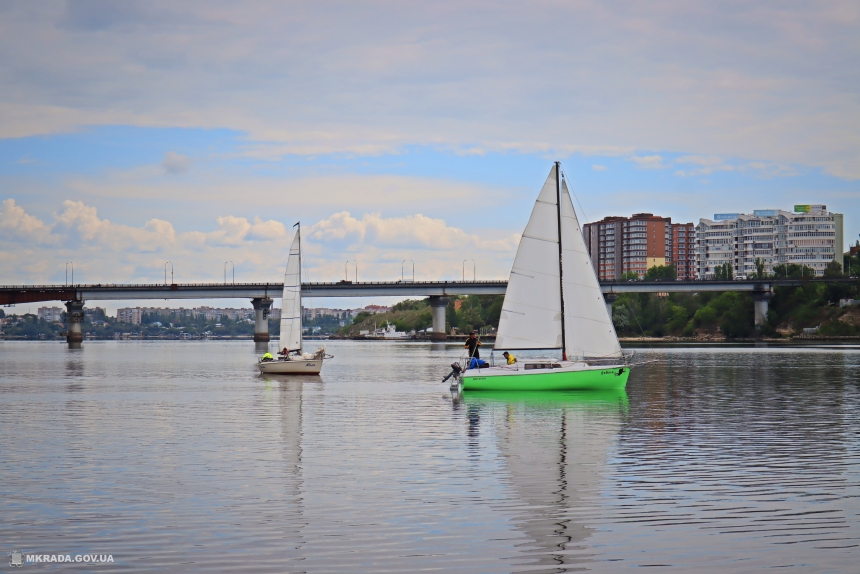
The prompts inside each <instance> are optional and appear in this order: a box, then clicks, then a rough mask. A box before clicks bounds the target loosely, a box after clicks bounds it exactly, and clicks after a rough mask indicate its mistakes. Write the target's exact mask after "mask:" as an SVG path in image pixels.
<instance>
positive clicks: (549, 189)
mask: <svg viewBox="0 0 860 574" xmlns="http://www.w3.org/2000/svg"><path fill="white" fill-rule="evenodd" d="M555 182H556V179H555V169H554V168H553V170H552V171H551V172H550V174H549V177H548V178H547V179H546V183H544V184H543V189H541V192H540V195H539V196H538V198H537V201H536V202H535V206H534V209H532V215H531V217H530V218H529V222H528V225H526V229H525V231H523V236H522V239H520V245H519V247H518V248H517V255H516V257H515V258H514V265H513V267H512V268H511V276H510V278H509V279H508V288H507V290H506V291H505V300H504V303H502V314H501V318H500V319H499V332H498V334H497V336H496V345H495V346H496V348H497V349H559V348H561V298H560V297H559V289H560V282H559V277H558V273H559V266H558V211H557V203H556V197H557V192H556V184H555Z"/></svg>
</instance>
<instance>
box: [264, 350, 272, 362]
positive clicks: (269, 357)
mask: <svg viewBox="0 0 860 574" xmlns="http://www.w3.org/2000/svg"><path fill="white" fill-rule="evenodd" d="M261 360H262V361H263V362H264V363H268V362H269V361H274V360H275V357H273V356H272V353H270V352H269V351H266V353H265V354H264V355H263V358H262V359H261Z"/></svg>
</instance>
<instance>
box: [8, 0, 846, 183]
mask: <svg viewBox="0 0 860 574" xmlns="http://www.w3.org/2000/svg"><path fill="white" fill-rule="evenodd" d="M3 10H4V11H3V18H2V19H0V79H2V82H3V85H4V93H3V98H2V101H0V137H6V138H9V137H19V136H24V135H32V134H43V133H56V132H60V131H68V130H73V129H77V128H79V127H80V126H88V125H137V126H158V127H165V126H169V127H203V128H222V127H228V128H233V129H237V130H241V131H244V132H247V133H248V134H249V136H250V139H251V140H252V141H251V143H249V152H248V153H256V154H265V153H269V154H272V155H273V156H274V157H278V156H279V155H280V154H283V153H301V154H316V153H324V152H348V153H355V154H378V153H382V152H390V151H398V150H403V149H404V148H405V146H409V145H412V144H418V145H434V146H439V147H442V148H445V149H454V150H462V151H463V153H485V152H486V151H492V150H514V151H525V152H534V151H540V150H544V151H546V152H547V153H553V152H556V153H558V152H559V150H570V149H574V150H603V151H602V152H601V153H616V154H618V155H622V154H623V155H629V154H631V153H634V152H633V151H631V150H642V149H647V150H682V151H685V152H686V153H691V154H695V155H702V156H710V155H720V156H727V157H728V156H731V157H737V158H740V161H751V160H753V159H758V158H762V159H763V160H764V161H767V162H773V163H779V164H783V165H793V164H801V165H812V166H822V167H823V168H824V169H826V170H827V171H828V172H830V173H832V174H835V175H838V176H841V177H846V178H860V139H858V138H860V136H858V134H860V114H858V112H857V110H858V107H857V100H856V94H857V93H858V91H860V85H858V78H857V76H856V74H853V75H852V74H850V73H846V70H853V69H854V67H855V66H854V63H855V62H856V60H857V57H858V54H860V34H858V25H860V8H858V5H857V3H856V1H854V0H834V1H833V2H827V3H795V4H790V5H787V4H785V3H784V2H779V1H778V0H764V1H763V2H758V3H756V4H754V5H749V6H743V7H740V8H739V7H738V5H737V4H736V3H730V2H719V1H718V2H707V3H688V2H687V3H685V2H673V1H668V2H658V3H656V4H655V3H653V2H645V1H632V2H626V3H623V4H614V3H606V2H599V1H597V0H585V1H583V2H577V3H573V4H559V3H557V2H552V1H549V0H547V1H546V2H543V1H540V0H538V1H536V2H531V3H523V4H518V5H511V6H508V7H507V8H506V9H505V10H497V9H495V7H494V6H493V5H491V4H488V3H486V2H478V1H467V2H452V1H442V2H437V3H434V4H432V5H423V4H410V3H401V4H396V3H395V4H391V3H389V2H375V1H372V0H371V1H370V2H362V3H352V4H350V3H341V4H337V5H332V4H330V3H306V4H302V5H295V4H284V3H280V2H265V1H261V2H256V3H254V4H253V6H245V5H241V6H240V5H237V4H234V3H219V2H210V3H206V4H193V3H192V4H175V3H173V4H171V3H124V4H123V5H122V6H117V5H115V3H112V2H106V3H105V2H68V3H65V4H62V3H59V2H54V3H50V2H47V3H17V4H15V3H13V4H10V5H8V6H6V7H5V8H4V9H3ZM332 13H337V17H334V18H333V17H332ZM477 21H480V22H481V26H475V25H474V23H475V22H477ZM153 38H157V39H158V41H153ZM254 142H258V143H254ZM607 150H615V151H614V152H610V151H607ZM583 153H587V152H585V151H584V152H583ZM168 165H170V166H174V164H172V163H171V162H166V164H165V166H164V168H165V169H168ZM175 168H178V169H180V170H181V169H183V166H182V165H178V166H175V167H170V169H175ZM168 171H169V170H168Z"/></svg>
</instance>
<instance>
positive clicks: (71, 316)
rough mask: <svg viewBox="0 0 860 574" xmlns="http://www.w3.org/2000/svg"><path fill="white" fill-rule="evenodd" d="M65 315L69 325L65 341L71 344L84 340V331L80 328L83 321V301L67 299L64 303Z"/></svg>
mask: <svg viewBox="0 0 860 574" xmlns="http://www.w3.org/2000/svg"><path fill="white" fill-rule="evenodd" d="M66 317H67V323H68V326H69V328H68V334H67V335H66V342H68V343H73V344H74V343H80V342H81V341H83V340H84V331H83V328H82V326H83V323H84V302H83V301H69V302H68V303H66Z"/></svg>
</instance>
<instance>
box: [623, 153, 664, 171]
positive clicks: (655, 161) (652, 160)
mask: <svg viewBox="0 0 860 574" xmlns="http://www.w3.org/2000/svg"><path fill="white" fill-rule="evenodd" d="M627 159H629V160H630V161H632V162H633V163H635V164H636V165H637V166H638V167H640V168H641V169H664V168H666V167H667V166H665V165H663V157H662V156H659V155H645V156H635V155H634V156H631V157H629V158H627Z"/></svg>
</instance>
